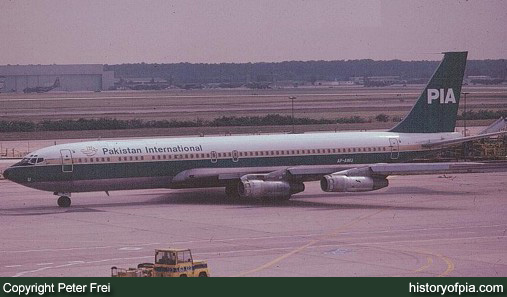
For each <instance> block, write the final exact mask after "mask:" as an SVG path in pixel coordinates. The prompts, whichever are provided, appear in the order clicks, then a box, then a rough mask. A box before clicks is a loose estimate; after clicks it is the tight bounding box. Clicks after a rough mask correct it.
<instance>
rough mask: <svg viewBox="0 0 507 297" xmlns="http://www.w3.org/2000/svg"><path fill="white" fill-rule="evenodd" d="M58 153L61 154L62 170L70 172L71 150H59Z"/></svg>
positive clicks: (72, 168)
mask: <svg viewBox="0 0 507 297" xmlns="http://www.w3.org/2000/svg"><path fill="white" fill-rule="evenodd" d="M60 155H61V156H62V172H72V171H73V170H74V163H73V161H72V152H71V150H60Z"/></svg>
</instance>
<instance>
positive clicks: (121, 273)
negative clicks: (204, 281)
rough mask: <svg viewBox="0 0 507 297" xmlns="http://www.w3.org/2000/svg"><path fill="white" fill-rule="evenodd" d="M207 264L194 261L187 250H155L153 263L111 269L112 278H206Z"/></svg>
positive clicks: (207, 273)
mask: <svg viewBox="0 0 507 297" xmlns="http://www.w3.org/2000/svg"><path fill="white" fill-rule="evenodd" d="M209 275H210V274H209V270H208V263H207V262H206V261H200V260H195V261H194V259H193V258H192V252H191V251H190V250H189V249H156V250H155V263H154V264H152V263H141V264H139V265H138V266H137V269H136V268H128V269H124V268H118V267H116V266H113V267H111V276H113V277H196V276H199V277H207V276H209Z"/></svg>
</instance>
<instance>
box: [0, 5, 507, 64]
mask: <svg viewBox="0 0 507 297" xmlns="http://www.w3.org/2000/svg"><path fill="white" fill-rule="evenodd" d="M0 36H1V39H0V40H1V41H0V64H53V63H56V64H70V63H101V64H117V63H134V62H148V63H153V62H158V63H174V62H204V63H218V62H259V61H266V62H270V61H287V60H342V59H363V58H371V59H401V60H422V59H426V60H440V59H441V56H440V55H437V54H436V53H439V52H442V51H448V50H468V51H469V58H470V59H486V58H492V59H495V58H507V1H503V0H487V1H483V0H469V1H457V0H445V1H442V0H418V1H407V0H388V1H387V0H386V1H379V0H365V1H360V0H305V1H303V0H276V1H273V0H235V1H234V0H213V1H212V0H174V1H171V0H152V1H141V0H86V1H82V0H79V1H78V0H10V1H9V0H0Z"/></svg>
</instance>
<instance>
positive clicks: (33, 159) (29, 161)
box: [13, 155, 44, 166]
mask: <svg viewBox="0 0 507 297" xmlns="http://www.w3.org/2000/svg"><path fill="white" fill-rule="evenodd" d="M42 161H44V158H37V155H30V156H27V157H24V158H23V159H21V161H19V162H18V163H16V164H14V165H13V166H30V165H35V164H37V163H40V162H42Z"/></svg>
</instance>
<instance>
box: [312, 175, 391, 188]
mask: <svg viewBox="0 0 507 297" xmlns="http://www.w3.org/2000/svg"><path fill="white" fill-rule="evenodd" d="M388 185H389V181H388V180H387V179H386V178H383V177H369V176H345V175H333V174H331V175H325V176H324V177H322V179H321V180H320V188H321V189H322V191H324V192H367V191H375V190H378V189H382V188H385V187H387V186H388Z"/></svg>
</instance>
